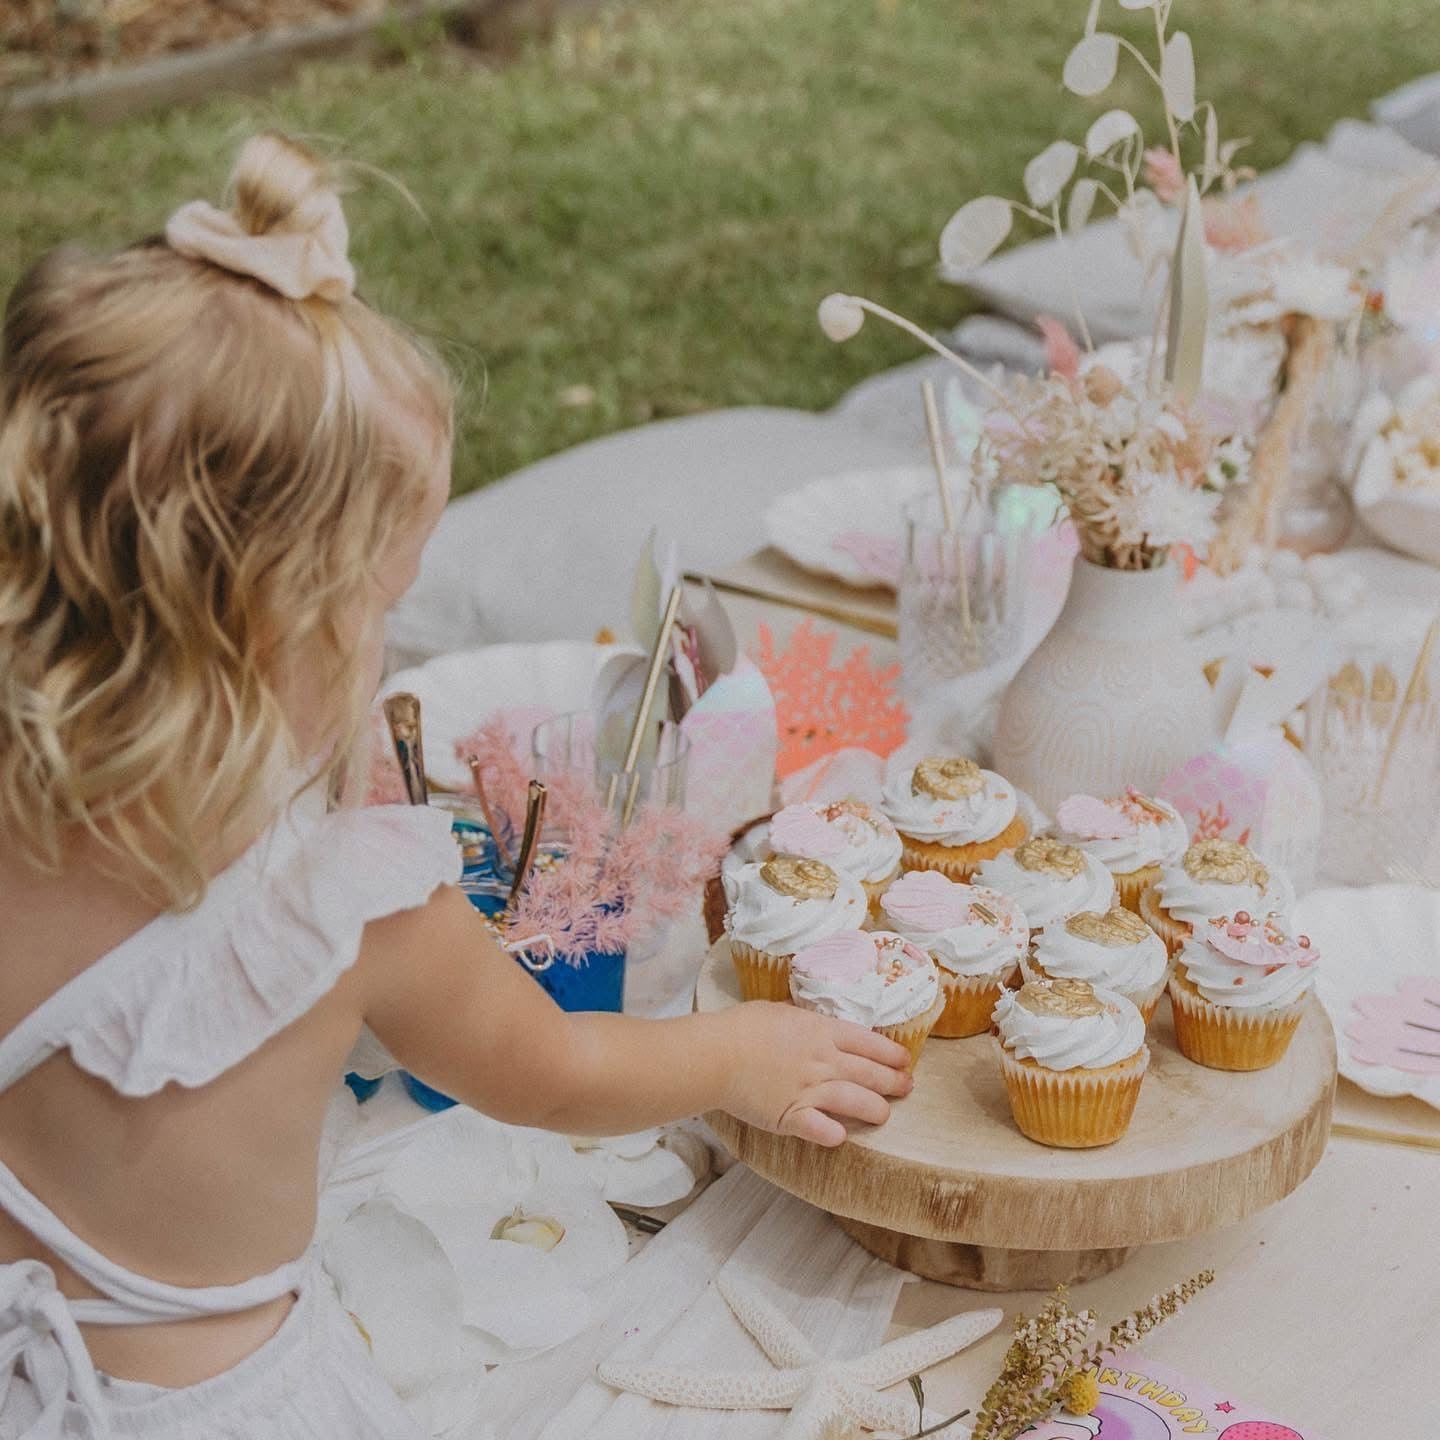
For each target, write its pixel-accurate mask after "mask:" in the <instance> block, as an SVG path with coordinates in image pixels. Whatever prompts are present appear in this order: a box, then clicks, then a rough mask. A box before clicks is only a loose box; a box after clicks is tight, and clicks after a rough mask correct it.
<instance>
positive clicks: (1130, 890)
mask: <svg viewBox="0 0 1440 1440" xmlns="http://www.w3.org/2000/svg"><path fill="white" fill-rule="evenodd" d="M1112 874H1113V872H1112ZM1114 880H1115V893H1116V895H1117V896H1119V901H1118V903H1119V904H1121V905H1123V906H1124V907H1125V908H1126V909H1127V910H1132V911H1134V912H1135V914H1137V915H1141V910H1140V897H1141V896H1142V895H1143V894H1144V893H1145V892H1146V891H1147V890H1148V889H1149V888H1150V887H1151V886H1152V885H1155V884H1158V883H1159V880H1160V867H1159V866H1158V865H1142V866H1141V867H1140V869H1138V870H1130V871H1127V872H1126V873H1125V874H1124V875H1115V876H1114ZM1141 918H1142V919H1143V918H1144V917H1143V915H1142V916H1141Z"/></svg>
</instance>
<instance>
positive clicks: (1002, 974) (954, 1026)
mask: <svg viewBox="0 0 1440 1440" xmlns="http://www.w3.org/2000/svg"><path fill="white" fill-rule="evenodd" d="M935 968H936V969H937V970H938V971H939V972H940V996H941V999H942V1000H943V1001H944V1006H943V1008H942V1009H941V1012H940V1018H939V1019H938V1020H937V1021H936V1022H935V1029H934V1032H933V1033H934V1036H935V1038H936V1039H937V1040H963V1039H964V1038H965V1037H966V1036H968V1035H984V1034H986V1033H987V1032H988V1031H989V1029H990V1017H991V1015H992V1014H993V1013H994V1010H995V1002H996V1001H997V1000H999V998H1000V996H1001V995H1002V994H1003V993H1004V991H1005V987H1006V986H1007V984H1008V983H1009V981H1010V979H1011V978H1012V977H1013V975H1014V973H1015V967H1014V966H1013V965H1010V966H1007V967H1006V968H1005V969H1004V970H1001V971H998V972H995V971H992V972H991V973H990V974H988V975H952V974H951V973H950V972H949V971H948V970H947V969H946V968H945V967H944V966H943V965H941V964H940V963H939V961H936V964H935Z"/></svg>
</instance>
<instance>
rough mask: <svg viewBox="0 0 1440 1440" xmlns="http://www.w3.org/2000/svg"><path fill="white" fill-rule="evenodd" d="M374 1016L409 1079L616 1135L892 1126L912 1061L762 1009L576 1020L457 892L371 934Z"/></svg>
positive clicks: (536, 1120)
mask: <svg viewBox="0 0 1440 1440" xmlns="http://www.w3.org/2000/svg"><path fill="white" fill-rule="evenodd" d="M355 982H356V984H357V985H358V987H359V1000H360V1006H361V1010H362V1013H363V1014H364V1017H365V1020H366V1021H367V1023H368V1024H369V1025H370V1027H371V1029H372V1030H374V1032H375V1034H376V1035H377V1036H378V1037H379V1038H380V1040H381V1041H383V1042H384V1044H385V1045H386V1046H387V1047H388V1048H389V1050H390V1052H391V1053H392V1054H393V1055H394V1056H395V1058H396V1059H397V1060H398V1061H399V1062H400V1063H401V1064H402V1065H404V1066H405V1067H406V1068H407V1069H408V1070H412V1071H414V1072H415V1073H416V1074H417V1075H419V1076H420V1077H421V1078H422V1079H423V1080H425V1081H426V1082H427V1083H428V1084H431V1085H434V1086H435V1087H437V1088H438V1089H440V1090H443V1091H444V1092H445V1093H446V1094H448V1095H453V1096H455V1098H456V1099H458V1100H463V1101H465V1102H466V1103H467V1104H469V1105H473V1106H474V1107H475V1109H477V1110H482V1111H484V1112H485V1113H486V1114H487V1115H492V1116H494V1117H495V1118H496V1119H498V1120H505V1121H509V1122H511V1123H513V1124H517V1125H537V1126H543V1127H545V1128H547V1129H552V1130H561V1131H565V1132H567V1133H571V1134H597V1135H613V1134H623V1133H625V1132H627V1131H631V1130H639V1129H644V1128H646V1127H647V1126H650V1125H658V1124H661V1123H663V1122H665V1121H668V1120H676V1119H680V1118H682V1117H684V1116H688V1115H696V1114H699V1113H701V1112H702V1111H705V1110H726V1111H729V1112H730V1113H731V1114H732V1115H736V1116H738V1117H739V1118H740V1119H742V1120H746V1121H748V1122H750V1123H751V1124H753V1125H759V1126H762V1127H764V1128H765V1129H767V1130H773V1131H776V1132H778V1133H780V1134H786V1135H798V1136H801V1137H803V1138H804V1139H807V1140H813V1141H816V1142H817V1143H819V1144H821V1145H839V1144H841V1143H842V1142H843V1141H844V1139H845V1133H846V1132H845V1127H844V1125H843V1124H842V1123H841V1122H842V1121H843V1120H846V1119H853V1120H860V1121H864V1122H866V1123H868V1124H872V1125H878V1124H881V1123H883V1121H884V1120H885V1119H886V1117H887V1116H888V1115H889V1113H890V1106H889V1101H888V1098H887V1097H892V1096H893V1097H898V1096H903V1095H907V1094H908V1093H909V1092H910V1088H911V1085H912V1080H911V1076H910V1072H909V1069H908V1066H909V1059H910V1057H909V1055H908V1054H907V1052H906V1051H905V1050H904V1049H903V1048H902V1047H901V1046H899V1045H896V1044H895V1043H894V1042H893V1041H890V1040H886V1039H885V1038H884V1037H883V1036H880V1035H876V1034H875V1033H874V1032H872V1031H870V1030H866V1029H863V1028H861V1027H860V1026H858V1025H850V1024H847V1023H845V1022H844V1021H840V1020H830V1019H827V1018H826V1017H824V1016H821V1015H815V1014H812V1013H810V1012H808V1011H805V1010H799V1009H796V1008H795V1007H794V1006H790V1005H772V1004H764V1003H760V1002H752V1003H749V1004H745V1005H737V1006H734V1007H732V1008H731V1009H729V1010H726V1011H723V1012H720V1013H717V1014H710V1015H689V1016H686V1017H684V1018H682V1019H676V1020H638V1019H633V1018H630V1017H628V1016H620V1015H567V1014H566V1013H565V1012H564V1011H562V1010H561V1009H560V1008H559V1007H558V1006H557V1005H556V1004H555V1003H554V1002H553V1001H552V1000H551V999H550V997H549V996H548V995H546V994H545V992H544V991H543V990H542V989H541V988H540V986H538V985H537V984H536V983H535V982H534V981H533V980H532V979H531V978H530V977H529V976H528V975H526V974H525V973H524V971H523V970H522V969H521V968H520V966H518V965H517V964H516V963H515V961H514V960H513V959H512V958H511V957H510V956H509V955H507V954H505V953H504V952H503V951H502V950H500V949H499V947H498V946H497V945H496V944H495V942H494V941H493V939H492V938H491V936H490V934H489V931H488V930H487V929H486V928H485V926H484V925H483V924H482V923H481V922H480V920H479V918H478V917H477V916H476V915H475V913H474V911H473V910H472V909H471V907H470V903H469V901H467V900H466V899H465V897H464V896H463V895H462V894H461V893H460V892H459V891H458V890H453V889H450V890H444V891H441V892H439V893H438V894H437V895H436V896H435V897H434V898H433V899H432V900H431V901H430V903H429V904H428V905H426V906H424V907H423V908H422V909H419V910H412V911H408V912H406V913H404V914H401V915H395V916H391V917H390V918H388V919H386V920H382V921H378V922H376V923H375V924H372V925H370V926H369V927H368V928H367V930H366V937H365V944H364V946H363V947H362V951H361V957H360V963H359V965H358V966H357V967H356V975H355Z"/></svg>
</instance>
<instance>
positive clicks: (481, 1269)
mask: <svg viewBox="0 0 1440 1440" xmlns="http://www.w3.org/2000/svg"><path fill="white" fill-rule="evenodd" d="M484 1248H485V1254H484V1258H483V1260H481V1259H479V1258H478V1257H476V1258H475V1259H474V1261H473V1263H472V1264H470V1265H469V1267H468V1268H467V1273H466V1275H465V1283H464V1290H463V1295H464V1299H463V1316H464V1321H465V1324H466V1326H467V1327H469V1328H471V1329H472V1330H474V1331H475V1332H477V1335H478V1339H479V1341H480V1346H481V1352H482V1353H483V1356H484V1359H485V1362H486V1363H487V1364H490V1365H498V1364H500V1363H502V1362H503V1361H507V1360H523V1359H525V1358H526V1357H527V1356H530V1355H538V1354H540V1353H541V1352H542V1351H545V1350H549V1349H552V1348H553V1347H554V1346H556V1345H560V1344H562V1343H563V1342H564V1341H566V1340H569V1339H570V1338H571V1337H572V1336H575V1335H578V1334H579V1333H580V1332H581V1331H582V1330H584V1329H585V1328H586V1326H588V1325H589V1324H590V1322H591V1320H592V1319H593V1318H594V1315H595V1308H594V1305H593V1302H592V1301H591V1300H590V1297H589V1296H588V1295H586V1294H585V1292H584V1291H583V1290H578V1289H576V1288H575V1287H574V1286H571V1285H566V1284H564V1283H563V1282H562V1280H561V1278H560V1276H559V1273H558V1272H557V1271H556V1269H555V1267H554V1266H552V1265H550V1264H549V1263H548V1262H549V1258H550V1257H549V1256H548V1255H544V1254H542V1253H541V1252H540V1251H539V1250H532V1249H531V1248H530V1247H529V1246H528V1245H512V1244H511V1243H510V1242H509V1241H506V1240H491V1241H487V1242H486V1244H485V1247H484Z"/></svg>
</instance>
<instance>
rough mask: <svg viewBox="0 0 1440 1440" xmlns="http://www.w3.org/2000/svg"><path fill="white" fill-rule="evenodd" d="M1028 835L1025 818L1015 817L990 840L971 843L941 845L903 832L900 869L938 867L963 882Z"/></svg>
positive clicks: (935, 868)
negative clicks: (987, 862)
mask: <svg viewBox="0 0 1440 1440" xmlns="http://www.w3.org/2000/svg"><path fill="white" fill-rule="evenodd" d="M1028 834H1029V826H1027V825H1026V823H1025V820H1024V817H1023V816H1021V815H1016V817H1015V818H1014V819H1013V820H1012V821H1011V822H1010V823H1009V824H1008V825H1007V826H1006V827H1005V828H1004V829H1003V830H1002V831H1001V832H1000V833H999V834H998V835H996V836H994V837H993V838H992V839H990V840H973V841H971V843H970V844H968V845H940V844H938V843H937V842H935V841H934V840H916V839H914V838H913V837H912V836H910V835H907V834H905V832H904V831H903V830H902V831H901V832H900V844H901V853H900V868H901V870H902V871H904V870H938V871H939V872H940V873H941V874H942V875H948V876H949V877H950V879H952V880H959V881H961V882H962V883H963V882H965V881H967V880H969V879H970V877H971V876H972V875H974V873H975V872H976V871H977V870H978V869H979V868H980V867H981V865H983V864H984V863H985V861H987V860H993V859H994V858H995V856H997V855H999V854H1001V853H1003V852H1004V851H1006V850H1013V849H1014V848H1015V847H1016V846H1017V845H1019V844H1020V843H1021V842H1022V841H1023V840H1024V839H1025V837H1026V835H1028Z"/></svg>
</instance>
